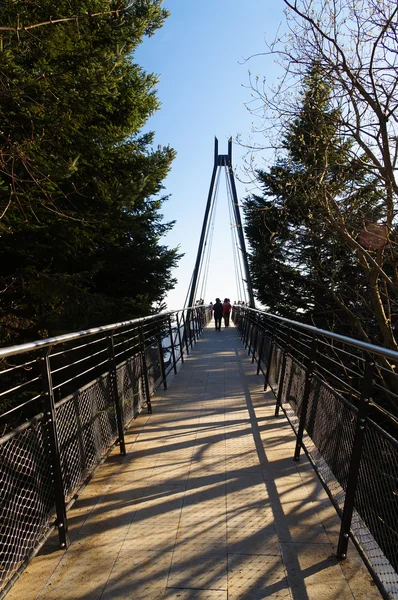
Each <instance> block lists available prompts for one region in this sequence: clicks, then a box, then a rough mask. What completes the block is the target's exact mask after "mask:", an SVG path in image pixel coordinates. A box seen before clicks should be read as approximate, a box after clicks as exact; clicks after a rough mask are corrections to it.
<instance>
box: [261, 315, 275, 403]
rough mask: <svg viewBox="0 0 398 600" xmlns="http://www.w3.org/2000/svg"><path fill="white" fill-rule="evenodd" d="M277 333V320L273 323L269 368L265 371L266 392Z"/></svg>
mask: <svg viewBox="0 0 398 600" xmlns="http://www.w3.org/2000/svg"><path fill="white" fill-rule="evenodd" d="M275 334H276V321H274V322H273V324H272V330H271V336H270V342H269V353H268V360H267V370H266V372H265V378H264V392H266V391H267V388H268V383H269V374H270V371H271V365H272V354H273V351H274V346H275Z"/></svg>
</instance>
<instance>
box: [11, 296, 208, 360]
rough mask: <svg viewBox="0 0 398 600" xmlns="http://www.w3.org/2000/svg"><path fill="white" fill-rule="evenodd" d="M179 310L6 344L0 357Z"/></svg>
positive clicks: (115, 328) (113, 328) (79, 337)
mask: <svg viewBox="0 0 398 600" xmlns="http://www.w3.org/2000/svg"><path fill="white" fill-rule="evenodd" d="M197 308H198V307H197V306H190V307H188V308H186V309H184V310H192V309H197ZM178 312H181V309H180V310H171V311H164V312H160V313H157V314H156V315H149V316H147V317H140V318H138V319H130V320H129V321H120V322H119V323H112V324H111V325H102V326H101V327H93V328H91V329H83V330H82V331H75V332H73V333H64V334H62V335H57V336H54V337H50V338H46V339H43V340H35V341H34V342H27V343H25V344H16V345H14V346H7V347H6V348H0V359H2V358H7V357H8V356H15V355H17V354H23V353H24V352H30V351H31V350H38V349H41V348H49V347H50V346H57V345H58V344H62V343H65V342H73V341H74V340H77V339H81V338H84V337H87V336H89V335H95V334H97V333H101V332H104V331H115V330H117V329H121V328H122V327H127V326H128V325H138V324H139V323H144V322H147V321H151V320H155V319H160V318H163V317H166V316H168V315H173V314H176V313H178Z"/></svg>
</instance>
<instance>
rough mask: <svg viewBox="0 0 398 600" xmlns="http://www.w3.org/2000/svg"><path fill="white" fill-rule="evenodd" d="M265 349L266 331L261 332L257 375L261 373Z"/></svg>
mask: <svg viewBox="0 0 398 600" xmlns="http://www.w3.org/2000/svg"><path fill="white" fill-rule="evenodd" d="M263 350H264V331H262V332H261V342H260V350H259V352H258V361H257V375H259V373H260V368H261V358H262V356H263Z"/></svg>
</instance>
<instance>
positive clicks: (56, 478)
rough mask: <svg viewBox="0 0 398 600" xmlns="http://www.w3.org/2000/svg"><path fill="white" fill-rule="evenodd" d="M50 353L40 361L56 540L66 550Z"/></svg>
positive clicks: (63, 495) (66, 527)
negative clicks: (52, 487) (55, 515)
mask: <svg viewBox="0 0 398 600" xmlns="http://www.w3.org/2000/svg"><path fill="white" fill-rule="evenodd" d="M50 351H51V348H48V349H47V351H46V354H45V356H44V357H43V358H42V359H41V367H42V382H43V392H44V406H45V415H46V428H47V432H48V438H49V451H50V460H51V468H52V476H53V484H54V493H55V509H56V512H57V527H58V538H59V544H60V547H61V548H67V547H68V546H69V535H68V520H67V518H66V503H65V492H64V485H63V478H62V468H61V452H60V447H59V440H58V432H57V415H56V410H55V401H54V389H53V382H52V376H51V364H50V356H49V355H50Z"/></svg>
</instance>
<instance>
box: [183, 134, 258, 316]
mask: <svg viewBox="0 0 398 600" xmlns="http://www.w3.org/2000/svg"><path fill="white" fill-rule="evenodd" d="M219 169H225V171H226V175H227V178H228V180H229V183H230V190H231V198H230V201H231V203H232V215H233V219H234V225H235V227H236V231H237V235H238V240H239V251H240V255H241V259H242V263H243V270H244V276H245V279H243V281H244V283H245V285H246V289H247V293H248V298H249V303H250V306H251V307H252V308H255V302H254V294H253V288H252V283H251V278H250V272H249V262H248V259H247V252H246V243H245V238H244V235H243V226H242V219H241V216H240V210H239V203H238V196H237V193H236V185H235V176H234V171H233V168H232V138H230V139H229V140H228V154H219V153H218V139H217V138H215V140H214V166H213V173H212V176H211V181H210V188H209V194H208V197H207V203H206V211H205V215H204V218H203V225H202V232H201V235H200V240H199V248H198V253H197V256H196V262H195V267H194V271H193V275H192V280H191V284H190V286H189V290H188V295H187V299H188V306H193V305H194V302H195V297H196V292H197V286H198V278H199V272H200V266H201V263H202V260H203V252H204V244H205V239H206V233H207V231H208V225H209V215H210V214H211V212H212V207H213V204H214V202H215V193H214V191H215V182H216V178H217V174H218V171H219Z"/></svg>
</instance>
